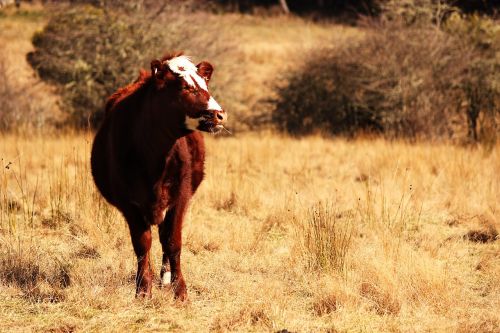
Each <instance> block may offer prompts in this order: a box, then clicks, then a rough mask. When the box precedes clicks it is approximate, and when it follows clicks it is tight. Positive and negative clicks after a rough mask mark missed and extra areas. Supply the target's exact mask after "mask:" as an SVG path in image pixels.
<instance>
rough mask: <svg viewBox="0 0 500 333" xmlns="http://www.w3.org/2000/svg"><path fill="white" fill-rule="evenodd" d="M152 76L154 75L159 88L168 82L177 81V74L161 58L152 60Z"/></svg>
mask: <svg viewBox="0 0 500 333" xmlns="http://www.w3.org/2000/svg"><path fill="white" fill-rule="evenodd" d="M151 77H153V79H154V81H155V85H156V88H157V89H163V87H165V85H166V84H168V83H169V82H173V81H175V74H174V73H172V71H171V70H170V68H169V67H168V66H167V65H166V64H164V63H162V62H161V61H159V60H153V61H151Z"/></svg>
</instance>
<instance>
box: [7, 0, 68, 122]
mask: <svg viewBox="0 0 500 333" xmlns="http://www.w3.org/2000/svg"><path fill="white" fill-rule="evenodd" d="M23 8H24V6H23ZM44 22H45V17H44V13H43V12H42V11H41V8H40V7H39V6H36V5H32V6H28V7H27V9H26V10H24V9H23V10H20V11H18V10H16V9H14V8H11V7H8V8H6V9H2V10H1V11H0V80H1V81H2V85H1V86H0V99H1V100H2V104H1V105H0V128H2V129H5V128H8V129H10V130H13V129H16V128H19V127H20V126H26V125H27V126H35V127H39V126H45V125H47V124H48V123H50V122H52V121H54V120H58V119H60V118H61V114H60V111H59V109H58V106H57V102H58V98H57V97H56V96H55V95H54V89H53V88H52V87H49V86H48V85H46V84H44V83H42V82H40V81H39V80H38V79H37V78H36V76H35V75H34V73H33V70H32V69H31V67H30V66H29V64H28V63H27V61H26V54H27V53H28V52H29V51H31V50H32V49H33V46H32V45H31V36H32V35H33V33H34V32H35V31H37V30H38V29H41V27H42V26H43V24H44ZM34 101H36V103H34Z"/></svg>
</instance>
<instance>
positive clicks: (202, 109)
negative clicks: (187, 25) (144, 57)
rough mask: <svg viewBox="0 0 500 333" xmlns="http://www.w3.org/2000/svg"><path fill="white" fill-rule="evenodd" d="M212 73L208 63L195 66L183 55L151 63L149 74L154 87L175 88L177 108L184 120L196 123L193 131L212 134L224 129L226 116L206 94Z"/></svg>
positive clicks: (208, 94) (207, 93) (204, 62)
mask: <svg viewBox="0 0 500 333" xmlns="http://www.w3.org/2000/svg"><path fill="white" fill-rule="evenodd" d="M212 73H213V67H212V65H211V64H210V63H208V62H206V61H203V62H201V63H199V64H198V65H197V66H195V65H194V64H193V63H192V62H191V60H189V58H188V57H186V56H183V55H181V56H177V57H173V58H171V59H167V60H164V61H160V60H153V61H152V62H151V75H152V76H153V77H154V79H155V82H156V86H157V88H158V89H163V88H164V87H165V86H166V85H168V86H171V87H172V88H173V89H175V91H176V93H175V96H176V97H175V98H176V100H177V102H178V103H177V105H178V106H179V107H181V108H182V109H183V110H184V112H185V114H186V116H187V117H189V118H194V119H198V120H199V122H198V124H197V127H196V128H197V129H198V130H200V131H206V132H212V133H215V132H219V131H220V130H221V129H223V128H224V123H225V121H226V118H227V115H226V112H225V111H224V110H223V109H222V107H221V106H220V105H219V104H218V103H217V102H216V101H215V99H214V98H213V97H212V96H211V95H210V93H209V91H208V82H209V81H210V78H211V76H212Z"/></svg>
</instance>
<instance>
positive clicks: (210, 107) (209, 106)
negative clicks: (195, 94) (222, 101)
mask: <svg viewBox="0 0 500 333" xmlns="http://www.w3.org/2000/svg"><path fill="white" fill-rule="evenodd" d="M207 110H216V111H222V108H221V106H220V105H219V103H217V101H216V100H215V99H214V98H213V97H212V96H210V99H209V100H208V104H207Z"/></svg>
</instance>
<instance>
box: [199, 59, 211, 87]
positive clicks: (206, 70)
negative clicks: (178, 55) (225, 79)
mask: <svg viewBox="0 0 500 333" xmlns="http://www.w3.org/2000/svg"><path fill="white" fill-rule="evenodd" d="M196 68H198V74H200V76H201V77H202V78H204V79H205V80H207V82H208V81H210V78H211V77H212V73H213V71H214V67H213V66H212V65H211V64H210V63H209V62H206V61H202V62H200V63H199V64H198V65H197V66H196Z"/></svg>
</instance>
